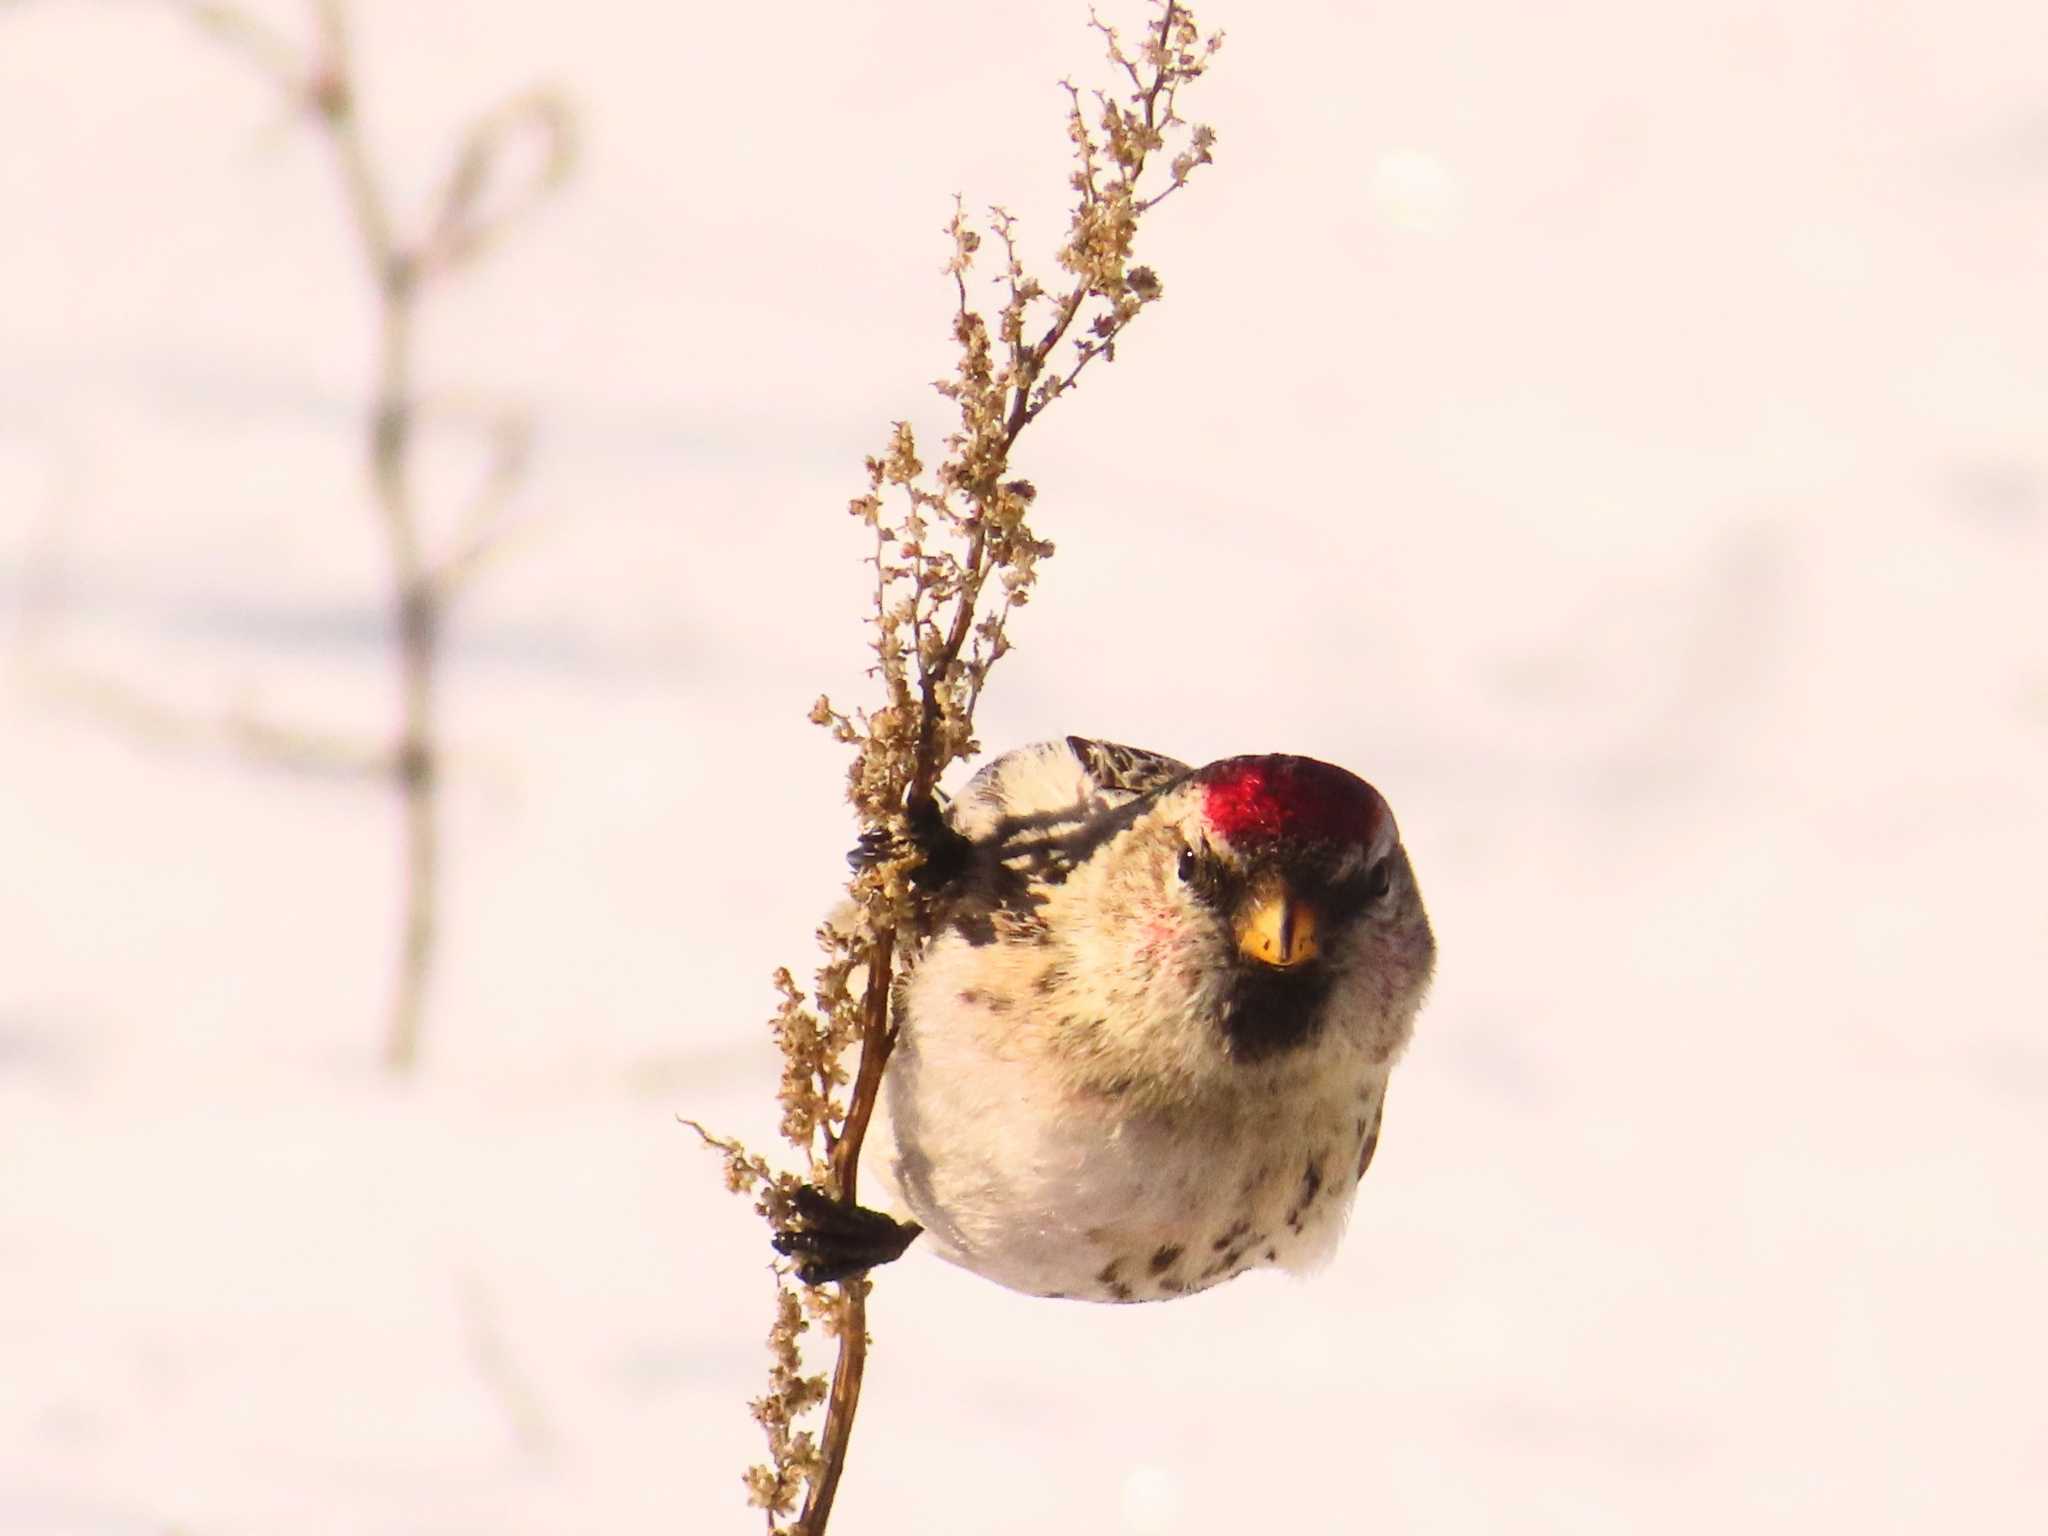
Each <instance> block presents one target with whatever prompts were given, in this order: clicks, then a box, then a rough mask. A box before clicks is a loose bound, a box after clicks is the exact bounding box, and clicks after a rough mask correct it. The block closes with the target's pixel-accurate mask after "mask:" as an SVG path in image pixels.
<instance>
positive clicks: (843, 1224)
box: [773, 1184, 924, 1285]
mask: <svg viewBox="0 0 2048 1536" xmlns="http://www.w3.org/2000/svg"><path fill="white" fill-rule="evenodd" d="M791 1204H792V1207H793V1209H792V1210H791V1213H790V1218H789V1221H788V1223H787V1224H786V1225H784V1226H782V1227H779V1228H777V1229H776V1233H775V1237H774V1239H773V1247H774V1249H775V1251H776V1252H777V1253H779V1254H782V1255H784V1256H785V1257H787V1258H792V1259H795V1260H796V1261H797V1266H796V1277H797V1279H799V1280H801V1281H803V1283H804V1284H805V1285H828V1284H830V1283H831V1282H833V1281H835V1280H850V1279H852V1278H853V1277H854V1276H855V1275H858V1274H864V1273H865V1272H866V1271H868V1270H870V1269H873V1268H875V1267H876V1266H877V1265H880V1264H887V1263H890V1262H892V1261H893V1260H896V1259H900V1258H902V1257H903V1250H904V1249H906V1248H908V1247H909V1246H910V1245H911V1243H912V1242H914V1241H915V1240H916V1238H917V1235H918V1234H919V1233H920V1232H922V1231H923V1230H924V1228H923V1227H920V1226H919V1225H917V1223H916V1222H913V1221H897V1220H896V1219H895V1218H894V1217H890V1216H885V1215H883V1214H882V1213H881V1212H880V1211H871V1210H869V1209H868V1208H867V1207H866V1206H862V1205H841V1204H840V1203H839V1202H838V1201H837V1200H834V1199H833V1198H832V1197H831V1196H830V1195H828V1194H826V1193H825V1192H824V1191H823V1190H822V1189H819V1188H818V1187H817V1186H816V1185H813V1184H806V1185H804V1186H803V1187H802V1188H800V1189H798V1190H797V1192H796V1194H795V1196H794V1197H793V1199H792V1201H791Z"/></svg>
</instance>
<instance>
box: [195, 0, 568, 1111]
mask: <svg viewBox="0 0 2048 1536" xmlns="http://www.w3.org/2000/svg"><path fill="white" fill-rule="evenodd" d="M181 8H182V9H183V10H185V12H186V13H187V14H188V15H189V16H190V17H191V18H192V19H193V20H194V21H195V22H197V23H198V24H199V25H201V26H202V27H204V28H205V29H206V30H207V31H208V32H209V33H211V34H212V35H213V36H215V37H216V38H217V39H219V40H220V41H222V42H223V43H225V44H226V45H228V46H229V47H231V48H232V49H234V50H235V51H236V52H238V53H240V54H241V55H242V56H244V57H245V58H247V59H249V60H251V61H252V62H253V63H254V64H255V65H256V66H257V68H258V69H259V70H260V72H261V73H263V74H264V75H265V76H267V77H268V78H270V79H271V80H272V81H273V83H275V84H276V85H277V86H278V87H279V88H280V89H281V90H282V91H283V92H284V94H285V96H286V99H287V100H288V101H289V102H291V103H293V104H294V105H296V106H299V107H301V108H303V109H304V110H305V111H306V112H307V113H308V114H309V115H310V116H311V118H312V120H313V121H314V123H316V124H317V125H318V127H319V129H320V131H321V136H322V137H323V139H324V140H325V141H326V144H327V147H328V151H329V153H330V155H331V156H332V157H333V160H334V165H335V170H336V174H337V176H338V178H339V180H340V183H341V195H342V200H343V203H344V205H345V206H346V208H347V209H348V213H349V222H350V225H351V227H352V228H353V229H354V231H355V239H356V244H357V247H358V250H359V252H360V254H361V260H362V266H363V270H364V275H365V277H366V279H367V281H368V285H369V287H370V290H371V293H372V295H373V297H374V299H375V302H376V308H377V345H376V352H375V359H374V362H373V364H372V382H371V390H370V404H369V410H368V413H367V414H368V426H367V435H368V442H367V446H366V458H367V460H368V464H369V474H370V487H371V495H372V499H373V501H374V502H375V505H376V509H377V515H378V521H379V523H380V525H381V527H382V529H383V532H384V545H385V559H386V563H387V567H388V570H389V574H390V590H391V604H392V614H393V632H394V635H395V638H396V648H395V649H396V656H395V659H396V670H397V683H398V715H399V719H398V729H397V739H396V742H395V745H394V746H393V748H392V750H391V752H390V754H389V756H388V767H389V774H388V776H389V779H390V782H391V783H392V784H393V786H394V787H395V788H396V790H397V792H398V794H399V797H400V801H401V808H402V828H403V831H402V836H403V860H404V869H405V889H404V897H403V903H404V904H403V910H402V912H401V916H400V928H399V958H398V965H397V970H396V975H395V977H394V982H393V989H392V1000H391V1013H390V1019H389V1023H388V1026H387V1034H386V1038H385V1046H384V1060H385V1063H386V1065H387V1066H389V1067H390V1068H391V1069H392V1070H393V1071H394V1072H405V1071H408V1070H410V1069H411V1068H412V1067H413V1066H414V1064H415V1063H416V1062H417V1060H418V1057H419V1042H420V1028H421V1021H422V1017H423V1014H424V1010H425V1006H426V995H427V984H428V981H429V978H430V972H431V967H432V960H433V954H434V947H435V946H434V936H435V929H436V914H437V912H438V890H439V884H440V868H441V841H440V813H439V798H438V789H439V782H440V765H441V758H442V746H441V740H440V735H439V730H438V712H437V707H436V706H437V696H438V683H439V674H440V662H441V644H442V640H443V637H444V635H445V634H446V630H447V615H448V607H449V604H450V602H451V600H452V599H453V598H454V597H455V596H456V595H457V594H458V593H459V592H460V590H461V589H462V588H463V587H464V586H466V585H467V583H468V581H469V579H470V578H471V576H472V575H473V574H474V573H475V571H476V570H477V568H478V567H479V566H480V565H481V564H482V563H483V560H484V559H485V557H486V556H487V555H488V554H489V553H490V552H491V551H492V550H493V549H494V548H495V547H496V544H497V542H498V535H499V529H500V523H501V522H502V514H503V510H504V506H505V503H506V502H507V501H508V500H509V499H510V496H511V494H512V491H513V490H514V488H515V487H516V486H517V484H518V482H519V480H520V478H521V477H522V476H523V474H524V472H525V469H526V464H527V458H528V446H529V439H530V432H529V429H528V427H527V425H526V423H525V421H524V419H523V418H521V417H518V416H516V415H514V414H512V413H506V414H505V415H503V416H501V417H500V418H499V419H498V420H497V421H496V422H495V423H494V425H493V434H492V442H493V451H492V456H491V458H490V460H489V462H488V464H487V467H486V469H485V473H484V478H483V482H482V484H481V485H480V487H479V489H478V491H477V493H476V495H475V497H474V498H473V499H472V501H471V503H470V506H469V509H468V513H467V516H466V517H465V518H464V519H463V522H462V525H461V529H460V532H459V534H458V537H457V540H456V543H455V546H454V548H453V550H452V551H451V552H450V553H449V554H448V555H447V556H446V557H445V558H443V559H441V560H440V561H438V562H437V561H435V560H434V559H433V558H432V557H431V556H430V555H429V553H428V551H427V549H426V547H425V540H424V537H423V535H422V532H421V526H420V518H419V512H418V508H417V506H416V503H415V498H414V494H413V485H412V466H413V453H412V449H413V445H414V443H415V441H416V439H417V436H418V431H419V427H420V423H421V417H422V411H421V405H420V401H419V399H418V396H417V394H416V390H415V385H414V374H415V363H414V356H413V351H414V341H415V337H416V334H417V328H418V327H417V316H418V310H419V304H420V299H421V295H422V293H423V292H424V291H425V288H426V285H427V283H428V282H429V281H430V280H431V279H432V278H435V277H438V276H440V275H442V274H444V273H448V272H452V271H454V270H456V269H458V268H459V267H461V266H463V265H466V264H467V263H468V262H470V261H472V260H474V259H475V258H476V257H477V256H478V255H480V254H481V253H482V252H483V251H485V250H486V249H487V248H489V247H490V246H491V245H494V244H495V243H497V241H499V240H500V239H502V238H503V237H504V235H505V234H506V233H507V231H509V230H510V229H512V228H513V227H515V226H516V225H517V224H518V223H519V222H521V221H522V220H524V219H526V218H527V217H529V216H530V215H531V213H532V212H533V210H534V209H535V208H536V207H538V206H539V204H540V203H541V202H543V201H544V200H545V199H546V198H547V197H548V196H549V195H551V194H552V193H553V192H554V191H555V190H556V189H557V188H558V187H559V186H560V185H561V184H562V181H563V180H564V178H565V177H566V176H567V174H568V172H569V169H570V166H571V164H572V161H573V155H574V133H573V123H572V119H571V115H570V113H569V109H568V108H567V106H566V105H565V104H564V103H563V102H562V100H561V99H560V98H559V96H557V95H556V94H555V93H553V92H548V91H529V92H526V93H524V94H523V95H520V96H517V97H514V98H513V99H512V100H511V101H510V102H508V103H506V104H505V105H504V106H501V107H499V108H497V109H496V110H494V111H491V112H488V113H485V114H484V115H482V116H481V117H479V118H477V119H476V120H475V121H474V122H473V123H472V124H471V125H470V126H469V128H468V129H467V130H466V131H465V132H464V134H463V137H462V139H461V141H460V143H459V144H458V146H457V150H456V155H455V159H454V163H453V167H452V169H451V170H450V172H449V175H448V177H447V180H446V182H445V183H444V185H443V187H442V189H441V193H440V197H439V200H438V203H437V204H436V208H435V212H434V215H433V217H432V218H431V219H430V220H429V221H428V222H427V226H426V232H425V234H423V235H421V236H418V237H415V238H408V237H405V236H403V235H401V234H400V232H399V224H398V221H397V220H396V219H395V218H394V217H393V215H392V212H391V205H390V200H389V198H388V196H387V194H386V191H385V182H384V179H383V177H382V176H381V175H380V173H379V171H378V168H377V166H376V165H375V164H374V163H373V161H372V157H371V154H370V148H369V143H368V139H367V137H366V135H365V133H364V131H363V126H362V120H361V115H360V111H359V103H358V89H357V81H356V71H355V66H354V60H353V56H352V54H351V51H350V39H349V32H348V21H347V15H346V12H345V9H344V7H343V5H342V3H341V0H314V4H313V23H314V36H315V41H314V45H313V53H312V57H311V59H310V62H302V61H301V60H300V59H299V58H298V56H297V55H296V54H295V53H294V51H293V49H292V48H291V47H290V45H289V44H288V43H286V42H285V41H284V40H283V39H282V38H281V37H280V36H279V35H278V34H277V32H276V31H274V30H273V29H272V28H270V27H269V26H268V25H267V24H265V23H263V22H261V21H258V20H257V19H256V18H254V17H253V16H250V15H248V14H246V13H244V12H243V11H241V10H240V9H239V8H237V7H235V6H231V5H219V4H206V3H197V0H186V3H184V4H183V6H182V7H181ZM524 137H537V138H538V139H539V141H540V144H541V151H542V159H541V163H540V166H539V168H538V170H537V171H535V172H534V173H533V174H532V175H531V176H529V177H528V178H526V179H525V180H524V181H522V182H520V183H519V184H517V185H516V186H515V187H514V189H513V190H512V191H511V192H510V193H509V194H504V195H502V196H501V197H500V199H499V202H498V205H497V206H496V208H495V209H487V208H486V207H485V200H486V197H487V195H488V194H489V193H490V191H491V189H492V186H493V184H494V182H496V181H498V180H499V179H500V175H501V173H500V165H501V163H502V162H503V161H504V160H505V159H506V158H507V157H508V156H509V155H510V153H511V149H512V146H513V145H514V144H515V143H516V142H517V141H518V140H520V139H521V138H524Z"/></svg>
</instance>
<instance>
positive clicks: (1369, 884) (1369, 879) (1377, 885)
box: [1359, 859, 1394, 901]
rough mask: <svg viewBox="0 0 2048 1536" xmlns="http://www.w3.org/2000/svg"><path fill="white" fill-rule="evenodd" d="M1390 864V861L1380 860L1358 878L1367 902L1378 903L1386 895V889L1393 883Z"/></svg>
mask: <svg viewBox="0 0 2048 1536" xmlns="http://www.w3.org/2000/svg"><path fill="white" fill-rule="evenodd" d="M1390 862H1391V861H1390V860H1387V859H1381V860H1380V861H1379V863H1377V864H1375V865H1373V867H1372V868H1371V869H1368V870H1367V871H1366V872H1365V873H1364V874H1363V875H1361V876H1359V884H1360V886H1361V887H1362V888H1363V894H1364V896H1365V899H1366V900H1367V901H1378V900H1379V899H1380V898H1381V897H1382V896H1384V895H1386V894H1387V887H1389V886H1390V885H1392V884H1393V883H1394V872H1393V870H1392V869H1391V868H1390V867H1389V865H1390Z"/></svg>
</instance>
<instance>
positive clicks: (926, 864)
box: [846, 795, 974, 895]
mask: <svg viewBox="0 0 2048 1536" xmlns="http://www.w3.org/2000/svg"><path fill="white" fill-rule="evenodd" d="M903 822H904V829H903V832H902V834H901V835H900V836H899V835H898V834H896V833H894V832H888V831H877V832H864V833H862V834H861V838H860V841H859V842H857V843H855V844H854V847H853V851H852V852H851V853H849V854H848V855H847V856H846V862H847V863H848V864H851V865H852V866H853V867H854V868H855V869H872V868H873V867H874V866H875V865H877V864H879V863H881V862H882V861H883V860H884V859H888V858H893V857H895V855H896V854H898V853H899V852H901V851H902V850H903V846H904V845H905V844H908V845H909V847H910V848H911V849H913V850H915V851H916V852H917V853H918V854H919V855H921V857H920V858H919V860H918V862H917V865H916V867H915V868H913V869H912V870H911V871H910V883H911V884H912V885H913V886H915V887H916V888H917V889H918V890H920V891H922V892H924V893H925V894H927V895H929V894H931V893H933V892H936V891H940V890H943V889H945V887H947V886H948V885H950V884H952V882H953V881H954V880H955V879H956V878H957V877H958V876H959V875H960V874H961V872H962V871H964V870H965V869H966V868H967V858H968V854H969V852H970V851H971V849H972V848H973V846H974V845H973V844H972V843H970V842H969V841H968V840H967V839H966V838H964V837H962V836H961V835H960V834H959V833H958V832H955V831H954V830H953V829H952V828H951V827H950V826H948V825H947V824H946V814H945V812H944V811H943V810H941V809H940V807H939V803H938V801H937V800H936V799H934V798H933V797H932V796H930V795H914V796H912V797H911V799H910V801H909V803H908V804H907V805H905V806H904V808H903Z"/></svg>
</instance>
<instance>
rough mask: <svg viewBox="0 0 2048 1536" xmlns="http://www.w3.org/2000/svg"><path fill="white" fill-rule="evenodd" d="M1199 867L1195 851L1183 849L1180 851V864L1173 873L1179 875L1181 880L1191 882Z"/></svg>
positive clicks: (1199, 863) (1199, 862)
mask: <svg viewBox="0 0 2048 1536" xmlns="http://www.w3.org/2000/svg"><path fill="white" fill-rule="evenodd" d="M1200 866H1201V861H1200V860H1199V859H1197V858H1196V857H1195V850H1194V849H1192V848H1183V849H1181V851H1180V863H1179V865H1178V866H1176V871H1175V872H1176V873H1177V874H1179V876H1180V877H1181V879H1183V880H1192V879H1194V878H1195V871H1196V870H1197V869H1198V868H1199V867H1200Z"/></svg>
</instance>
